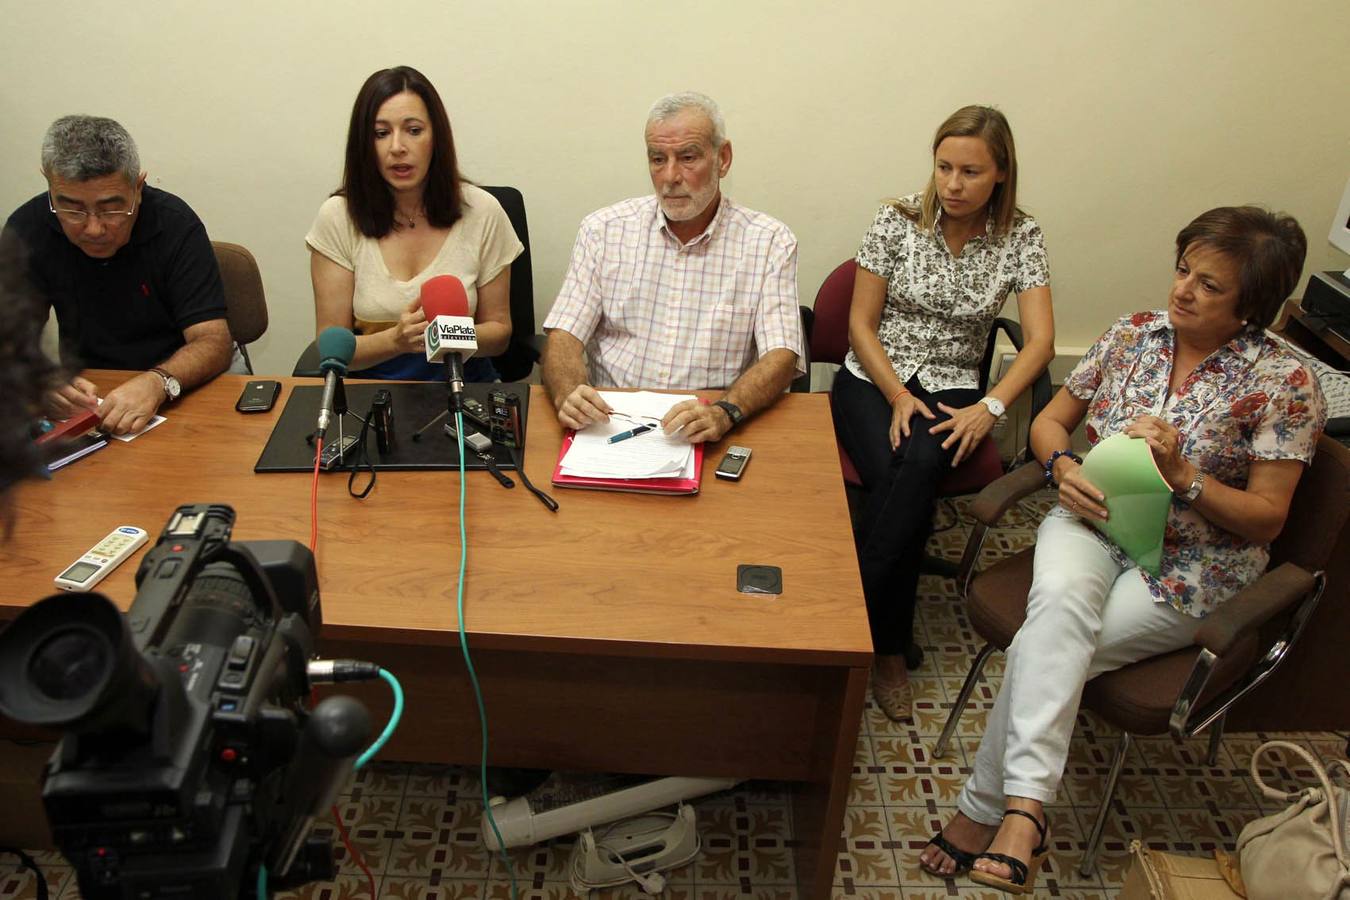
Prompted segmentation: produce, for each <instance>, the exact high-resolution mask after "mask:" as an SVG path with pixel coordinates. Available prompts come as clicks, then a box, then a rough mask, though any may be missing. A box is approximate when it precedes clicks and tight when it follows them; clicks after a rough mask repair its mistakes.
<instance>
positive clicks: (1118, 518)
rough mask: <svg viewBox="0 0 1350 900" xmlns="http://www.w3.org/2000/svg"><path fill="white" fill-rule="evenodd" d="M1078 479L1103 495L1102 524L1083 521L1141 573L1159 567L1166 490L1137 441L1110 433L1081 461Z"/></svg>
mask: <svg viewBox="0 0 1350 900" xmlns="http://www.w3.org/2000/svg"><path fill="white" fill-rule="evenodd" d="M1083 477H1084V478H1086V479H1087V480H1088V481H1090V482H1092V483H1093V484H1094V485H1096V486H1097V487H1098V488H1099V489H1100V490H1101V492H1102V493H1103V494H1105V495H1106V503H1105V506H1106V511H1107V512H1108V513H1109V514H1110V516H1109V517H1108V518H1107V520H1106V521H1105V522H1099V521H1097V520H1095V519H1088V520H1087V521H1089V522H1091V523H1092V524H1093V525H1095V526H1096V527H1097V530H1098V531H1100V532H1102V534H1105V535H1106V536H1107V537H1108V538H1110V539H1111V541H1112V542H1113V543H1114V544H1115V545H1116V546H1118V547H1119V548H1120V549H1122V550H1124V551H1125V554H1126V555H1127V556H1128V557H1129V558H1130V559H1132V560H1134V561H1135V563H1136V564H1137V565H1138V566H1139V568H1141V569H1143V570H1144V571H1146V572H1149V573H1150V574H1152V575H1157V574H1158V573H1159V571H1160V569H1161V566H1162V548H1163V532H1164V531H1166V529H1167V513H1168V511H1170V510H1171V508H1172V488H1171V487H1170V486H1168V484H1167V480H1166V479H1165V478H1163V477H1162V473H1161V472H1159V471H1158V464H1157V463H1156V462H1155V461H1154V459H1153V451H1152V450H1150V449H1149V446H1148V442H1147V441H1145V440H1144V439H1143V438H1132V437H1129V436H1127V435H1126V434H1124V433H1123V432H1121V433H1117V434H1113V435H1111V436H1110V437H1109V438H1107V439H1106V440H1104V441H1102V442H1101V443H1099V444H1098V445H1097V446H1095V447H1093V448H1092V449H1091V450H1090V451H1088V454H1087V456H1085V457H1083Z"/></svg>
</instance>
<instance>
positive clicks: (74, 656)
mask: <svg viewBox="0 0 1350 900" xmlns="http://www.w3.org/2000/svg"><path fill="white" fill-rule="evenodd" d="M110 663H111V656H110V654H109V652H108V641H107V639H106V638H104V637H102V636H101V635H99V634H97V633H96V632H93V631H90V630H88V629H84V628H71V629H70V630H68V631H62V632H57V633H56V634H54V635H52V636H51V637H49V638H47V639H46V640H44V641H43V642H42V643H41V644H40V645H39V646H38V647H37V649H36V650H34V651H33V655H32V657H31V658H30V659H29V662H28V677H29V679H30V681H31V683H32V685H33V687H35V688H37V689H38V690H39V691H41V692H42V693H43V694H44V695H45V696H47V697H49V698H51V699H52V700H75V699H78V698H80V697H83V696H84V695H86V694H88V693H90V692H91V691H95V690H97V689H98V688H99V687H100V686H101V685H102V684H103V682H104V679H106V678H107V675H108V666H109V665H110Z"/></svg>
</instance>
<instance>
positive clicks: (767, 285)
mask: <svg viewBox="0 0 1350 900" xmlns="http://www.w3.org/2000/svg"><path fill="white" fill-rule="evenodd" d="M646 142H647V162H648V165H649V167H650V169H651V178H652V186H653V188H655V193H654V194H652V195H650V196H646V197H638V198H635V199H632V200H625V201H623V202H621V203H616V204H615V205H613V206H609V207H606V208H605V209H602V210H599V211H598V212H595V213H592V214H591V215H589V216H587V217H586V218H585V219H584V220H582V223H581V229H580V231H579V232H578V234H577V241H576V246H575V247H574V249H573V250H572V262H571V265H570V266H569V267H568V270H567V276H566V278H565V279H564V280H563V285H562V290H561V291H559V293H558V299H557V301H556V302H555V303H554V305H553V309H552V310H551V311H550V312H549V314H548V318H547V319H546V320H545V321H544V329H545V330H546V331H547V332H548V348H547V350H546V352H545V356H544V372H543V376H544V385H545V386H546V387H547V388H548V390H549V393H550V395H551V396H552V398H553V403H554V406H556V407H557V410H558V418H559V420H560V421H561V422H562V423H563V424H564V425H566V426H568V427H569V428H578V429H579V428H585V427H586V426H587V425H589V424H590V423H592V422H604V421H607V420H608V418H609V413H610V412H611V410H610V409H609V407H608V405H607V404H606V403H605V401H604V400H603V399H602V398H601V397H600V395H599V394H598V393H597V392H596V390H595V387H594V385H600V386H608V387H629V388H653V389H670V390H689V389H696V388H725V390H726V392H725V393H724V394H723V396H722V397H721V398H720V399H718V400H717V401H716V402H715V403H713V404H711V405H703V404H700V403H698V402H697V401H692V400H691V401H688V402H686V403H681V404H678V405H676V406H675V407H674V408H672V409H671V411H670V413H669V414H668V415H667V416H666V419H665V421H664V423H663V424H664V425H665V429H666V431H667V432H673V431H675V430H677V429H681V428H682V429H683V432H682V433H683V434H685V435H687V436H688V438H689V440H690V441H693V442H698V441H715V440H718V439H719V438H721V437H722V435H724V434H726V433H727V432H728V431H730V430H731V428H732V427H734V426H735V425H736V424H737V423H738V422H740V421H741V419H742V418H744V417H746V416H749V415H752V414H754V413H755V412H757V411H758V410H760V409H763V408H764V407H766V406H768V405H769V404H771V403H772V402H773V401H774V399H776V398H777V397H778V395H780V394H781V393H782V392H783V391H784V390H785V389H786V388H787V386H788V384H789V383H790V382H791V381H792V379H793V377H794V376H795V375H797V374H799V373H803V372H805V366H804V365H803V364H802V361H801V359H802V353H801V348H802V333H801V318H800V316H799V314H798V311H797V239H796V238H795V237H793V235H792V232H791V231H789V230H788V228H787V226H786V225H784V224H783V223H782V222H779V221H778V220H777V219H774V218H772V217H770V216H767V215H764V214H763V213H759V212H755V211H754V210H750V209H746V208H745V207H743V206H739V205H737V204H735V203H733V202H732V201H731V199H730V198H728V197H724V196H722V192H721V189H720V181H721V179H722V178H723V177H725V176H726V174H727V171H728V170H729V169H730V168H731V143H730V142H729V141H728V140H727V139H726V131H725V126H724V125H723V122H722V115H721V112H720V111H719V110H718V108H717V104H716V103H714V102H713V101H712V99H711V98H709V97H706V96H704V95H702V94H695V93H681V94H672V95H670V96H668V97H664V98H662V99H661V100H658V101H657V102H656V104H655V105H654V106H653V107H652V110H651V113H650V114H649V115H648V118H647V128H646ZM583 351H585V354H586V361H583Z"/></svg>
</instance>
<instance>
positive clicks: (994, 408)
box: [980, 397, 1008, 419]
mask: <svg viewBox="0 0 1350 900" xmlns="http://www.w3.org/2000/svg"><path fill="white" fill-rule="evenodd" d="M980 402H981V403H983V404H984V407H985V409H987V410H989V411H990V412H991V413H993V414H994V418H995V419H1001V418H1003V414H1004V413H1006V412H1007V411H1008V408H1007V407H1006V406H1004V405H1003V401H1002V400H1000V399H998V398H997V397H981V398H980Z"/></svg>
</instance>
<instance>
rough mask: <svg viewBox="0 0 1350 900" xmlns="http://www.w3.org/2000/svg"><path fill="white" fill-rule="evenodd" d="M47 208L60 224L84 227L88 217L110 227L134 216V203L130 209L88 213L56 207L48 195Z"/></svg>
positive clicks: (100, 210)
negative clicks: (92, 217)
mask: <svg viewBox="0 0 1350 900" xmlns="http://www.w3.org/2000/svg"><path fill="white" fill-rule="evenodd" d="M47 208H48V209H49V210H51V211H52V214H53V215H55V216H56V217H57V218H58V219H60V220H61V221H62V222H65V223H67V224H70V225H84V224H86V223H88V221H89V217H90V216H94V217H95V218H97V219H98V220H99V221H100V222H102V223H103V224H104V225H107V226H109V227H112V226H114V225H118V224H121V223H122V222H125V221H127V220H128V219H130V218H131V217H132V216H134V215H135V214H136V201H134V200H133V201H132V202H131V209H96V210H94V211H93V212H90V211H89V210H87V209H65V208H62V207H58V206H57V205H56V204H55V203H54V202H52V195H51V194H50V193H49V194H47Z"/></svg>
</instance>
